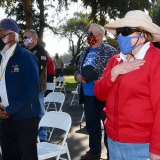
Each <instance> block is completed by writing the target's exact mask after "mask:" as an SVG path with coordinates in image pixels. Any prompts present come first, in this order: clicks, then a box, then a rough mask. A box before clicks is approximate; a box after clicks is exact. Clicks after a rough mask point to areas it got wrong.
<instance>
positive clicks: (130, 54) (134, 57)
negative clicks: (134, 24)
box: [130, 32, 142, 59]
mask: <svg viewBox="0 0 160 160" xmlns="http://www.w3.org/2000/svg"><path fill="white" fill-rule="evenodd" d="M141 34H142V32H140V34H139V36H141ZM139 39H140V37H138V39H137V41H136V43H135V44H134V45H133V47H135V46H136V45H137V43H138V41H139ZM130 55H131V56H132V57H133V59H135V56H134V54H133V53H132V51H131V53H130Z"/></svg>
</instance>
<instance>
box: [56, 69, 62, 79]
mask: <svg viewBox="0 0 160 160" xmlns="http://www.w3.org/2000/svg"><path fill="white" fill-rule="evenodd" d="M57 77H63V71H62V69H56V78H57Z"/></svg>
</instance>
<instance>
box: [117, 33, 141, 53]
mask: <svg viewBox="0 0 160 160" xmlns="http://www.w3.org/2000/svg"><path fill="white" fill-rule="evenodd" d="M142 37H144V36H130V37H129V36H121V35H119V36H117V38H118V46H119V49H120V51H121V52H122V53H123V54H124V55H127V54H129V53H131V51H132V50H133V49H135V48H137V47H138V46H139V45H140V44H141V43H139V44H137V45H135V46H132V44H131V39H132V38H142Z"/></svg>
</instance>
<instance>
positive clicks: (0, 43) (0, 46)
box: [0, 38, 6, 51]
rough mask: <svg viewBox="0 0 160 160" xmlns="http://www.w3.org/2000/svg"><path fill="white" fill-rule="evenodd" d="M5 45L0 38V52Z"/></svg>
mask: <svg viewBox="0 0 160 160" xmlns="http://www.w3.org/2000/svg"><path fill="white" fill-rule="evenodd" d="M5 45H6V44H5V43H4V42H3V40H2V38H0V51H1V50H2V49H3V48H4V47H5Z"/></svg>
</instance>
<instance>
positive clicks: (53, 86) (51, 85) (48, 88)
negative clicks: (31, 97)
mask: <svg viewBox="0 0 160 160" xmlns="http://www.w3.org/2000/svg"><path fill="white" fill-rule="evenodd" d="M46 90H49V91H54V90H55V84H54V83H52V82H47V86H46Z"/></svg>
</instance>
